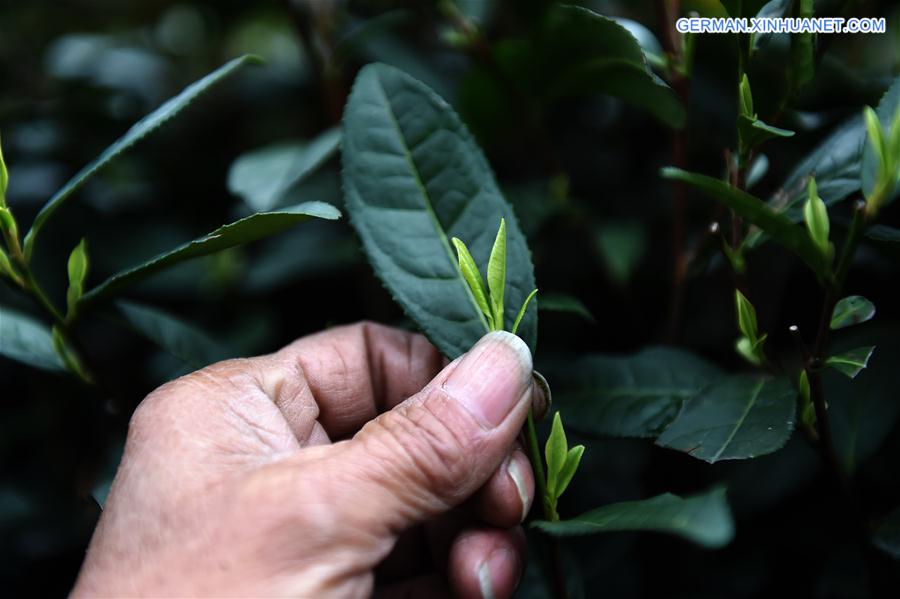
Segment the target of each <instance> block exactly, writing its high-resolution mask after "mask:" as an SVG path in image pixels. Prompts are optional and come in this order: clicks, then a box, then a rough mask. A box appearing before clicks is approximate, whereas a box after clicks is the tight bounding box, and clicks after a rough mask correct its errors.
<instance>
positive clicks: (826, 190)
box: [769, 116, 865, 222]
mask: <svg viewBox="0 0 900 599" xmlns="http://www.w3.org/2000/svg"><path fill="white" fill-rule="evenodd" d="M864 141H865V128H864V127H863V122H862V118H861V117H859V116H855V117H853V118H851V119H849V120H847V121H846V122H844V123H843V124H842V125H841V126H840V127H838V128H837V129H836V130H835V131H834V133H832V134H831V135H829V136H828V137H826V138H825V139H824V140H823V141H822V142H821V143H820V144H819V145H818V146H817V147H816V149H815V150H813V151H812V153H810V154H809V155H808V156H807V157H806V158H805V159H803V160H802V161H801V162H800V163H799V164H798V165H797V166H796V167H794V169H793V170H792V171H791V173H790V174H789V175H788V176H787V178H786V179H785V180H784V183H782V184H781V187H779V188H778V190H777V191H776V192H775V194H774V195H773V196H772V197H771V199H770V200H769V205H770V206H771V207H772V208H773V209H774V210H776V211H777V212H782V213H783V214H784V215H785V216H786V217H787V218H789V219H790V220H791V221H792V222H800V221H801V220H802V219H803V203H804V202H805V201H806V182H807V180H808V179H809V177H810V176H812V175H814V176H815V177H816V186H817V189H818V192H819V197H821V198H822V200H823V201H824V202H825V204H826V205H828V206H830V205H832V204H835V203H837V202H840V201H841V200H843V199H845V198H846V197H847V196H849V195H850V194H852V193H854V192H856V191H859V189H860V182H859V173H860V160H861V159H862V149H863V142H864Z"/></svg>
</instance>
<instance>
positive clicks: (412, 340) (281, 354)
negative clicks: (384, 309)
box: [266, 322, 445, 440]
mask: <svg viewBox="0 0 900 599" xmlns="http://www.w3.org/2000/svg"><path fill="white" fill-rule="evenodd" d="M266 359H267V360H271V361H273V362H274V363H275V364H277V365H278V366H279V368H277V369H275V371H274V372H272V373H271V374H272V375H274V377H275V380H271V381H268V382H269V383H270V384H272V386H271V387H270V388H271V389H273V399H274V400H275V403H276V404H277V405H278V406H279V407H280V408H281V409H282V412H283V413H284V414H285V417H286V418H287V419H288V421H289V423H290V424H291V425H292V427H293V425H294V424H296V423H294V422H291V419H292V414H298V415H299V414H302V413H305V414H306V417H308V412H306V411H304V410H291V409H290V404H292V403H296V402H300V403H303V402H304V396H305V395H311V396H312V399H313V400H314V401H315V404H316V405H317V406H318V411H319V415H318V421H319V423H320V424H321V425H322V427H323V428H324V429H325V432H326V433H328V436H329V438H331V439H332V440H336V439H341V438H346V437H350V436H352V435H353V434H354V433H356V431H358V430H359V429H360V428H362V426H363V425H364V424H365V423H366V422H368V421H369V420H372V419H373V418H375V417H376V416H377V415H378V414H379V413H381V412H384V411H386V410H390V409H391V408H392V407H394V406H395V405H397V404H398V403H400V402H402V401H403V400H405V399H406V398H407V397H409V396H411V395H414V394H415V393H418V392H419V391H420V390H421V389H422V388H423V387H424V386H425V385H427V384H428V383H429V381H431V379H433V378H434V377H435V376H436V375H437V374H438V373H439V372H440V371H441V368H442V367H443V366H444V364H445V360H444V358H443V356H442V355H441V354H440V352H439V351H438V350H437V349H436V348H435V347H434V346H433V345H431V343H429V342H428V340H427V339H426V338H425V337H424V336H422V335H419V334H416V333H411V332H408V331H403V330H400V329H395V328H391V327H386V326H383V325H379V324H375V323H371V322H360V323H357V324H353V325H347V326H341V327H335V328H333V329H329V330H327V331H323V332H321V333H316V334H314V335H310V336H308V337H303V338H301V339H298V340H297V341H294V342H293V343H291V344H290V345H288V346H286V347H284V348H283V349H281V350H279V351H278V352H276V353H274V354H272V355H270V356H267V357H266ZM266 378H269V377H268V376H267V377H266ZM286 383H290V384H286Z"/></svg>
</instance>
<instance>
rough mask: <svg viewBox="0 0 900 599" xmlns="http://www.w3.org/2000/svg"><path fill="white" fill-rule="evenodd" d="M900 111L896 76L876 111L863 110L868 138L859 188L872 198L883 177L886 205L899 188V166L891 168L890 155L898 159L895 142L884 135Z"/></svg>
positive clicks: (899, 95) (864, 148)
mask: <svg viewBox="0 0 900 599" xmlns="http://www.w3.org/2000/svg"><path fill="white" fill-rule="evenodd" d="M898 110H900V77H897V78H896V79H894V82H893V83H892V84H891V86H890V88H888V90H887V92H885V94H884V96H882V98H881V101H880V102H879V103H878V108H877V109H876V110H875V111H874V112H873V111H872V109H871V108H868V107H867V108H866V110H865V112H864V121H865V126H866V132H867V138H868V141H867V143H865V145H864V146H863V150H862V165H861V167H860V181H859V182H860V187H861V188H862V191H863V195H865V197H866V199H872V196H873V194H874V193H875V191H876V187H877V186H878V183H879V181H880V180H882V179H884V180H885V181H886V182H887V185H888V186H887V188H886V189H885V190H884V193H885V194H886V195H885V197H884V198H881V200H882V201H883V202H884V204H887V203H890V202H891V201H892V200H893V199H894V197H895V196H896V195H897V190H898V189H900V186H898V185H897V178H896V176H897V174H896V173H897V170H900V169H894V170H891V167H892V166H894V165H893V164H891V162H892V161H891V160H890V158H895V160H896V157H894V156H893V150H892V147H893V144H894V142H893V140H891V139H887V138H885V136H884V132H888V131H890V130H891V125H892V121H893V120H894V115H896V114H897V111H898ZM891 175H893V176H894V181H893V182H890V181H889V178H890V177H891Z"/></svg>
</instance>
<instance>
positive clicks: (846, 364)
mask: <svg viewBox="0 0 900 599" xmlns="http://www.w3.org/2000/svg"><path fill="white" fill-rule="evenodd" d="M874 351H875V346H874V345H870V346H868V347H857V348H856V349H851V350H850V351H846V352H844V353H841V354H837V355H835V356H831V357H829V358H828V359H827V360H825V365H826V366H831V367H832V368H834V369H835V370H837V371H838V372H840V373H842V374H844V375H846V376H847V378H851V379H855V378H856V375H858V374H859V373H860V372H862V369H863V368H865V367H866V366H868V364H869V358H871V357H872V352H874Z"/></svg>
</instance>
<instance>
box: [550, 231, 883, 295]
mask: <svg viewBox="0 0 900 599" xmlns="http://www.w3.org/2000/svg"><path fill="white" fill-rule="evenodd" d="M866 237H868V238H869V239H874V240H875V241H892V242H894V243H897V242H900V229H895V228H894V227H889V226H887V225H875V226H874V227H869V228H868V229H867V230H866ZM541 301H542V302H543V300H541ZM541 307H543V306H541Z"/></svg>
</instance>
